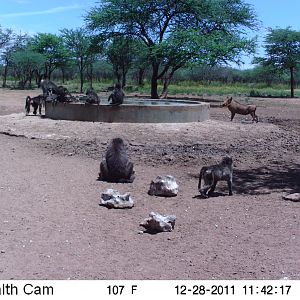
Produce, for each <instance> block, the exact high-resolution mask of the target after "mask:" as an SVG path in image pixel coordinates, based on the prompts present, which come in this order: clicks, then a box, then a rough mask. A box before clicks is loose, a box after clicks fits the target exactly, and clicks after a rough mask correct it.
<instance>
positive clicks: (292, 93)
mask: <svg viewBox="0 0 300 300" xmlns="http://www.w3.org/2000/svg"><path fill="white" fill-rule="evenodd" d="M290 72H291V98H294V96H295V94H294V84H295V82H294V68H293V67H290Z"/></svg>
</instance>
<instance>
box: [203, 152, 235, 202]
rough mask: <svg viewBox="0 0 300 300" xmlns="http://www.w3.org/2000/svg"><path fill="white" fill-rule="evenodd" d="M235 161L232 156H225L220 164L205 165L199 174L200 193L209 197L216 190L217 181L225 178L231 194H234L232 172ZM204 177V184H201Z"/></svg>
mask: <svg viewBox="0 0 300 300" xmlns="http://www.w3.org/2000/svg"><path fill="white" fill-rule="evenodd" d="M232 165H233V163H232V158H231V157H224V158H223V159H222V161H221V163H220V164H217V165H213V166H209V167H203V168H202V169H201V171H200V175H199V183H198V190H199V192H200V194H201V195H202V196H203V197H205V198H207V197H209V196H210V195H211V194H212V193H213V192H214V190H215V188H216V185H217V182H218V181H221V180H224V181H227V184H228V190H229V196H232V173H233V166H232ZM202 178H203V181H204V186H203V187H202V186H201V180H202Z"/></svg>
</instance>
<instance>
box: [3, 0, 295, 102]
mask: <svg viewBox="0 0 300 300" xmlns="http://www.w3.org/2000/svg"><path fill="white" fill-rule="evenodd" d="M84 22H85V23H84V24H85V25H84V26H83V27H81V28H76V29H61V30H60V33H59V34H52V33H38V34H36V35H35V36H28V35H27V34H16V33H14V32H13V31H12V30H11V29H4V28H2V27H0V54H1V71H2V78H3V80H2V86H3V87H5V86H6V85H7V78H8V76H9V75H11V76H12V77H14V78H16V79H17V80H18V82H19V87H20V88H25V87H26V86H32V84H33V83H34V84H39V82H40V80H41V79H42V78H49V79H51V78H52V76H53V74H58V72H59V74H60V76H61V78H62V81H64V80H65V78H66V77H68V76H69V75H70V70H72V71H71V72H72V73H73V74H74V73H75V72H76V74H78V77H79V79H80V92H83V84H84V82H88V83H89V85H90V86H91V87H92V85H93V80H97V78H99V76H109V77H111V76H113V77H114V78H115V80H116V81H118V82H120V83H121V85H122V86H123V87H125V86H126V84H127V80H128V76H131V77H132V76H133V74H134V77H135V80H136V81H137V84H138V85H142V84H143V82H144V81H145V80H148V81H149V83H150V88H151V91H150V94H151V97H152V98H159V97H161V98H163V97H166V95H167V92H168V86H169V84H170V83H171V81H173V82H174V81H176V80H180V78H182V77H183V74H185V76H186V77H185V78H183V79H185V80H201V81H205V80H206V81H208V82H209V81H210V80H219V81H225V82H229V81H230V80H232V81H240V82H249V81H254V82H255V81H257V80H261V81H262V82H266V83H267V84H268V85H270V84H272V83H273V82H277V81H278V80H282V78H283V77H284V76H286V73H285V72H286V71H288V72H289V76H290V85H291V96H292V97H293V96H294V88H295V81H296V80H295V76H296V75H297V72H298V65H299V60H300V32H297V31H294V30H292V29H291V28H289V27H288V28H285V29H278V28H276V29H271V28H270V29H269V31H268V34H267V36H266V38H265V52H266V54H265V57H257V58H255V60H254V63H255V65H256V67H255V68H254V69H252V70H245V71H239V70H234V69H232V68H230V67H229V66H230V64H231V63H233V62H234V63H241V59H242V55H245V54H249V55H250V54H253V53H255V49H256V46H257V44H256V39H255V38H249V32H250V31H253V30H255V29H256V28H257V26H258V25H259V21H258V20H257V17H256V14H255V11H254V8H253V7H252V6H251V5H249V4H247V3H246V2H245V1H242V0H218V1H206V0H201V1H198V0H197V1H196V0H187V1H181V0H150V1H149V0H147V1H145V0H142V1H137V0H128V1H123V0H110V1H106V0H103V1H101V3H97V4H95V7H93V8H91V9H90V11H89V12H88V13H87V14H86V16H85V17H84ZM100 66H101V68H105V69H101V70H99V67H100ZM75 70H76V71H75ZM99 73H100V74H101V75H99ZM160 82H161V83H162V85H163V88H162V91H159V90H158V84H159V83H160Z"/></svg>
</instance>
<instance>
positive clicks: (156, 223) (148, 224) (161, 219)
mask: <svg viewBox="0 0 300 300" xmlns="http://www.w3.org/2000/svg"><path fill="white" fill-rule="evenodd" d="M175 220H176V216H174V215H166V216H163V215H160V214H158V213H155V212H151V213H150V214H149V218H146V219H145V220H144V221H143V222H142V223H140V226H142V227H144V228H145V229H146V231H147V232H152V233H157V232H170V231H172V230H173V229H174V226H175Z"/></svg>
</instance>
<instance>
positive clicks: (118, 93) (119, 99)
mask: <svg viewBox="0 0 300 300" xmlns="http://www.w3.org/2000/svg"><path fill="white" fill-rule="evenodd" d="M124 96H125V94H124V92H123V90H122V87H121V84H120V83H116V84H115V88H114V90H113V92H112V93H111V94H110V96H109V97H108V102H110V100H111V105H120V104H122V103H123V101H124Z"/></svg>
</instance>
